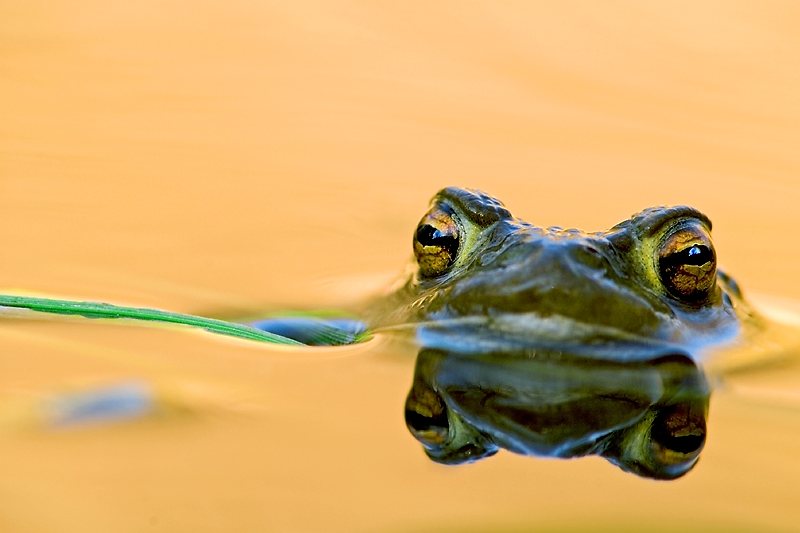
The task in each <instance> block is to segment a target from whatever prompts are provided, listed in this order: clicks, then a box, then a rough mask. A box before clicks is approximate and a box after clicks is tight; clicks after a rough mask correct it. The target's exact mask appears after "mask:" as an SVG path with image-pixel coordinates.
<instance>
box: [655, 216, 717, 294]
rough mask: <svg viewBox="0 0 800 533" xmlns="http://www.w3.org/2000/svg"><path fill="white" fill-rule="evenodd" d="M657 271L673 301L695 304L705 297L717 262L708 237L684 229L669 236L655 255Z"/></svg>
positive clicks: (715, 274)
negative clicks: (675, 299)
mask: <svg viewBox="0 0 800 533" xmlns="http://www.w3.org/2000/svg"><path fill="white" fill-rule="evenodd" d="M658 271H659V275H660V276H661V282H662V283H663V284H664V287H666V289H667V291H669V293H670V294H671V295H672V296H674V297H675V298H678V299H679V300H683V301H686V302H692V303H695V302H699V301H701V300H703V299H704V298H705V297H707V296H708V294H709V293H710V292H711V290H712V289H713V288H714V283H715V281H716V279H717V258H716V253H715V252H714V246H713V245H712V244H711V238H710V237H709V235H708V233H707V232H706V231H705V230H704V229H702V228H700V227H685V228H681V229H679V230H678V231H675V232H674V233H672V234H671V235H669V236H668V237H667V238H666V239H665V240H664V242H663V243H662V244H661V247H660V248H659V251H658Z"/></svg>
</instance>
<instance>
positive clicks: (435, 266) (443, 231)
mask: <svg viewBox="0 0 800 533" xmlns="http://www.w3.org/2000/svg"><path fill="white" fill-rule="evenodd" d="M460 246H461V232H460V231H459V227H458V224H456V222H455V220H454V219H453V214H452V211H451V210H450V208H448V207H446V206H435V207H434V208H433V209H431V210H430V211H428V213H427V214H426V215H425V216H424V217H422V220H420V222H419V225H418V226H417V231H416V232H415V233H414V255H415V256H416V258H417V263H418V264H419V272H420V275H422V276H423V277H426V278H433V277H436V276H441V275H442V274H444V273H446V272H447V271H448V270H449V269H450V267H451V266H452V265H453V263H454V262H455V260H456V256H457V255H458V249H459V248H460Z"/></svg>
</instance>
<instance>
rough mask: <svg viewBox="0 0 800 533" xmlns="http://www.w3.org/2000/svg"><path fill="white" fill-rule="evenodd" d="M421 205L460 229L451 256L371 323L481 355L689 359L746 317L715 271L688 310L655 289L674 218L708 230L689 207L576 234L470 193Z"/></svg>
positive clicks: (735, 293) (443, 194)
mask: <svg viewBox="0 0 800 533" xmlns="http://www.w3.org/2000/svg"><path fill="white" fill-rule="evenodd" d="M432 203H433V204H434V205H438V204H445V205H446V206H447V207H448V208H449V209H451V210H452V211H453V213H454V218H455V219H456V222H457V223H458V224H459V225H460V227H461V230H462V240H463V244H462V249H461V250H460V251H459V256H458V260H457V261H456V262H455V263H454V264H453V266H452V268H451V270H450V271H449V272H447V273H445V274H443V275H441V276H438V277H433V278H427V279H426V278H424V277H421V276H420V275H419V273H418V271H415V272H414V273H413V274H412V275H411V276H410V277H409V278H408V280H407V282H406V283H405V284H404V285H403V286H402V287H401V288H400V289H399V290H397V291H396V292H395V293H394V294H392V295H390V296H389V298H388V300H387V301H386V302H385V303H383V304H382V305H380V306H378V307H376V308H375V310H374V312H373V314H372V316H371V325H373V326H375V327H403V326H411V327H414V328H415V329H417V330H418V331H421V332H422V335H423V337H424V336H425V335H426V334H427V333H430V332H431V331H438V332H445V331H450V333H452V335H453V336H457V337H460V338H463V335H464V334H466V335H468V336H469V337H470V342H472V343H475V344H480V345H481V346H482V347H483V348H486V347H496V345H497V344H498V343H499V344H501V345H502V344H503V343H511V344H515V345H526V344H529V343H531V342H533V343H541V342H550V343H556V344H558V343H568V344H569V345H571V346H574V345H578V344H586V343H591V342H605V341H609V340H615V341H620V340H625V341H630V342H635V343H641V342H644V343H668V344H669V345H671V346H675V345H680V346H683V347H691V348H692V350H693V352H694V353H700V352H701V351H702V350H699V351H698V349H699V348H703V347H706V346H711V345H714V344H717V343H720V342H724V341H726V340H730V339H731V338H732V337H734V336H736V334H738V333H740V332H741V329H742V325H743V324H745V323H747V324H754V323H756V322H757V318H756V317H755V316H754V314H753V312H752V310H751V309H750V308H749V306H748V305H747V304H746V302H745V301H744V300H743V299H742V296H741V293H740V291H739V289H738V287H737V285H736V283H735V282H734V281H733V280H731V279H730V278H729V277H728V276H727V275H725V274H724V273H722V272H719V271H718V273H717V279H716V286H715V287H714V288H713V290H712V291H711V293H710V295H709V297H708V298H707V299H705V300H704V301H700V302H693V303H690V304H687V303H683V302H681V301H679V300H678V299H676V298H674V297H672V296H671V295H670V294H669V293H668V291H667V290H666V289H665V288H664V286H663V284H662V283H661V281H660V279H659V275H658V271H657V265H656V264H655V263H656V253H657V252H656V249H657V247H658V245H659V243H660V240H661V239H663V235H664V233H665V232H666V231H668V230H669V229H670V228H674V227H676V226H680V225H681V224H686V223H693V224H700V225H702V226H704V227H705V228H707V229H708V230H709V231H710V229H711V222H710V221H709V220H708V218H706V217H705V215H703V214H701V213H700V212H698V211H697V210H695V209H693V208H690V207H656V208H651V209H647V210H645V211H642V212H641V213H639V214H637V215H635V216H633V217H632V218H631V219H630V220H627V221H625V222H622V223H620V224H618V225H616V226H614V227H613V228H611V229H610V230H608V231H606V232H598V233H586V232H583V231H580V230H576V229H569V230H563V229H561V228H540V227H536V226H533V225H531V224H528V223H526V222H523V221H522V220H520V219H518V218H515V217H513V216H512V215H511V213H510V212H509V211H508V210H507V209H505V207H503V205H502V203H500V202H499V201H498V200H496V199H494V198H491V197H489V196H487V195H485V194H483V193H480V192H476V191H470V190H465V189H458V188H454V187H451V188H447V189H443V190H442V191H440V192H439V193H438V194H437V195H436V196H435V197H434V198H433V200H432ZM478 337H480V338H478ZM425 339H428V340H430V339H429V338H428V337H425ZM425 339H423V344H425V345H430V342H428V341H426V340H425ZM443 342H445V341H443ZM446 344H447V346H446V347H447V348H451V347H452V346H451V345H450V344H449V341H448V342H446Z"/></svg>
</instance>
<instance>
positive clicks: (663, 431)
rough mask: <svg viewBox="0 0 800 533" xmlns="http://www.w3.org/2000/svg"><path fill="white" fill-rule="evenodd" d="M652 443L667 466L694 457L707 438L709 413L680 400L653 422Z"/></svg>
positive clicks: (658, 456) (656, 453) (656, 452)
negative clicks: (707, 416) (707, 414)
mask: <svg viewBox="0 0 800 533" xmlns="http://www.w3.org/2000/svg"><path fill="white" fill-rule="evenodd" d="M651 438H652V440H651V442H650V446H651V448H652V450H653V453H654V454H655V456H656V458H657V459H658V460H659V462H660V463H661V464H663V465H665V466H672V465H677V464H682V463H685V462H688V461H692V460H694V459H695V458H696V457H697V455H698V454H699V453H700V450H701V449H702V448H703V444H705V442H706V417H705V413H704V412H703V410H702V409H701V408H699V407H698V406H695V405H692V404H679V405H675V406H673V407H672V408H670V409H666V410H664V411H663V412H662V413H660V414H659V416H658V417H656V419H655V421H654V422H653V429H652V433H651Z"/></svg>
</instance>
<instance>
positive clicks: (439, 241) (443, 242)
mask: <svg viewBox="0 0 800 533" xmlns="http://www.w3.org/2000/svg"><path fill="white" fill-rule="evenodd" d="M454 240H455V237H454V236H452V235H446V234H444V233H442V232H441V231H439V230H438V229H436V228H434V227H433V226H431V225H429V224H425V225H424V226H420V228H419V229H418V230H417V241H419V243H420V244H421V245H423V246H447V245H448V244H449V243H448V241H454Z"/></svg>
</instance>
